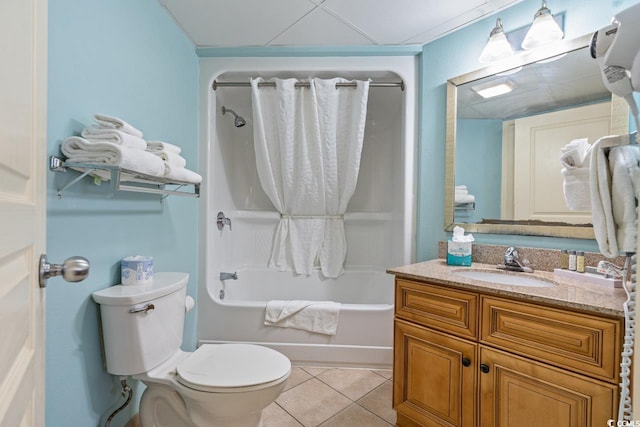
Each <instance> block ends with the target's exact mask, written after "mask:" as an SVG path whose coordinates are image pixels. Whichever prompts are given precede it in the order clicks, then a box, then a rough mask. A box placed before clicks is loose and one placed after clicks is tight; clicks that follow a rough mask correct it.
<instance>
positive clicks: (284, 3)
mask: <svg viewBox="0 0 640 427" xmlns="http://www.w3.org/2000/svg"><path fill="white" fill-rule="evenodd" d="M161 3H162V4H163V5H164V6H165V7H166V9H167V10H168V11H169V12H170V14H171V15H172V16H173V18H174V20H175V21H176V22H177V23H178V25H180V27H182V29H183V31H184V32H185V33H186V34H187V35H188V36H189V38H190V39H191V40H192V41H193V42H194V44H195V45H196V46H262V45H265V44H267V43H268V42H269V41H270V40H272V39H273V38H275V37H277V36H278V34H280V33H281V32H282V31H284V30H286V29H287V28H288V27H289V26H291V25H292V24H293V23H295V22H296V21H298V20H299V19H300V18H302V17H303V16H304V15H306V14H307V13H309V12H310V11H311V10H313V8H314V7H316V6H315V5H314V3H313V2H311V1H307V0H269V1H262V0H231V1H229V0H226V1H216V0H161Z"/></svg>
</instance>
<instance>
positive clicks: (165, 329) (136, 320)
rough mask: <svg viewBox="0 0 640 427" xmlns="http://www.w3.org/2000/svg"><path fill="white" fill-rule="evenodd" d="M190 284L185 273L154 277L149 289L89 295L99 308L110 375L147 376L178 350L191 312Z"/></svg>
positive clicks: (118, 287)
mask: <svg viewBox="0 0 640 427" xmlns="http://www.w3.org/2000/svg"><path fill="white" fill-rule="evenodd" d="M188 281H189V275H188V274H187V273H155V274H154V275H153V283H152V284H149V285H130V286H122V285H116V286H111V287H109V288H106V289H102V290H100V291H97V292H94V293H93V299H94V300H95V302H97V303H98V304H100V315H101V318H102V334H103V343H104V350H105V356H106V362H107V371H108V372H109V373H111V374H113V375H134V374H140V373H143V372H147V371H148V370H150V369H151V368H154V367H155V366H158V365H159V364H160V363H162V362H164V361H165V360H167V359H168V358H169V357H171V356H172V355H174V354H175V353H176V351H178V349H179V348H180V346H181V345H182V334H183V327H184V316H185V311H187V310H188V309H189V308H190V306H189V307H187V306H186V293H187V282H188ZM191 301H193V300H191Z"/></svg>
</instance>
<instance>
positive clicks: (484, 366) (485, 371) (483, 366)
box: [480, 363, 489, 374]
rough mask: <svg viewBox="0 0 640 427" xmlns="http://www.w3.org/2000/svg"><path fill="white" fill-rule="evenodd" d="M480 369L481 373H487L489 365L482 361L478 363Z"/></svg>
mask: <svg viewBox="0 0 640 427" xmlns="http://www.w3.org/2000/svg"><path fill="white" fill-rule="evenodd" d="M480 371H482V373H483V374H488V373H489V365H485V364H484V363H481V364H480Z"/></svg>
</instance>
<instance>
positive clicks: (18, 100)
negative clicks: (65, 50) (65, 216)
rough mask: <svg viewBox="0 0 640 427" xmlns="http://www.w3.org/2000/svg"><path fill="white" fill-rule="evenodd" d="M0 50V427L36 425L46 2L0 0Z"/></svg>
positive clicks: (40, 397) (40, 405) (40, 384)
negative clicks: (0, 61) (0, 56)
mask: <svg viewBox="0 0 640 427" xmlns="http://www.w3.org/2000/svg"><path fill="white" fill-rule="evenodd" d="M0 53H1V54H2V65H1V66H0V148H1V150H0V427H18V426H19V427H27V426H38V427H40V426H44V345H45V342H44V306H45V304H44V303H45V301H44V298H45V293H44V290H41V289H40V288H39V287H38V271H37V264H38V258H39V256H40V254H41V253H43V252H44V251H45V225H46V224H45V213H46V211H45V208H46V200H45V179H46V167H47V164H46V91H47V87H46V86H47V0H0Z"/></svg>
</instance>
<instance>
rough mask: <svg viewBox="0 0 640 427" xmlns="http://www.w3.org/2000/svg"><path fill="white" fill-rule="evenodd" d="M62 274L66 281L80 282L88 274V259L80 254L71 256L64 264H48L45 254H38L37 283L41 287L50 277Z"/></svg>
mask: <svg viewBox="0 0 640 427" xmlns="http://www.w3.org/2000/svg"><path fill="white" fill-rule="evenodd" d="M55 276H62V278H63V279H64V280H66V281H67V282H80V281H82V280H84V279H86V278H87V276H89V260H88V259H86V258H84V257H81V256H72V257H70V258H67V259H66V260H64V264H62V265H60V264H49V261H47V255H46V254H42V255H40V274H39V278H38V283H39V284H40V287H41V288H45V287H46V286H47V279H48V278H50V277H55Z"/></svg>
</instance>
